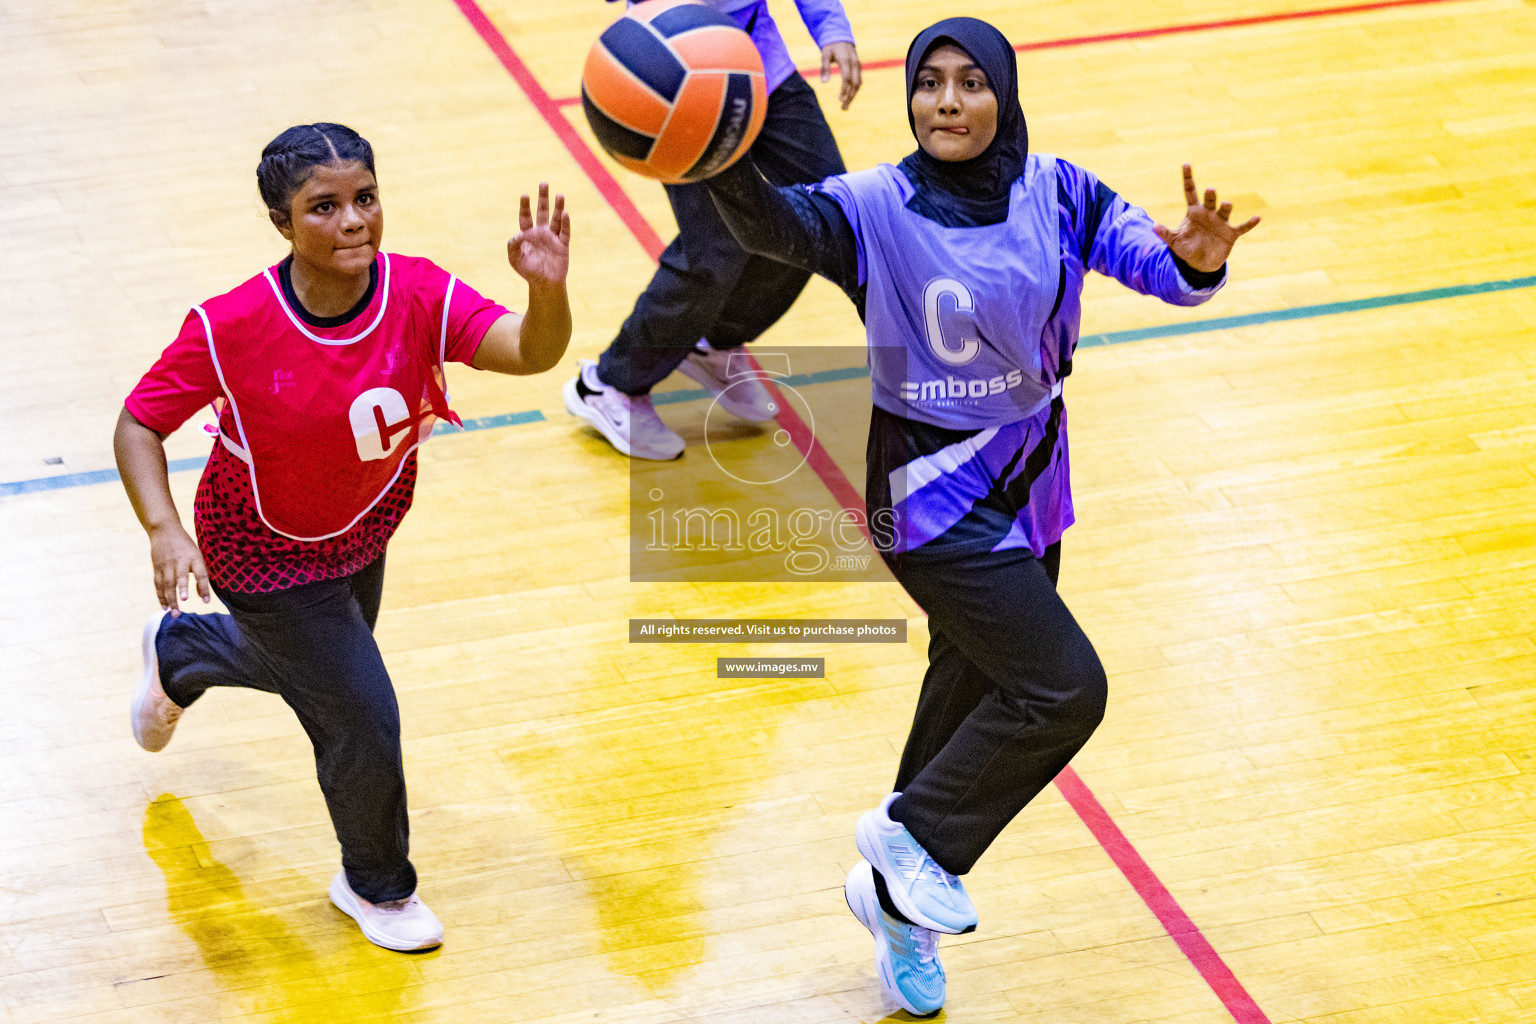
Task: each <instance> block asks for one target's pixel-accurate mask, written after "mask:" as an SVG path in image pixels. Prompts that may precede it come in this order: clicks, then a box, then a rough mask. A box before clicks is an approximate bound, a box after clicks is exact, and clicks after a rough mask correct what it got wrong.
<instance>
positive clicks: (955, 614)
mask: <svg viewBox="0 0 1536 1024" xmlns="http://www.w3.org/2000/svg"><path fill="white" fill-rule="evenodd" d="M1060 557H1061V551H1060V545H1059V544H1058V545H1055V546H1053V547H1052V548H1051V549H1050V550H1048V551H1047V552H1046V556H1045V558H1044V559H1040V560H1037V559H1035V558H1034V557H1033V556H1032V555H1031V554H1030V552H1029V550H1028V549H1015V550H1009V551H1000V552H987V551H983V552H979V553H976V554H969V555H957V554H953V553H949V554H945V553H935V552H929V551H926V550H925V549H924V548H918V549H917V550H915V551H911V552H907V553H905V554H904V555H900V556H897V557H896V558H895V559H894V560H892V563H891V569H892V571H893V572H894V573H895V574H896V578H897V579H898V580H900V581H901V585H902V586H903V587H905V588H906V590H907V593H909V594H911V595H912V597H913V599H914V600H916V601H917V603H918V604H920V605H922V607H923V610H924V611H926V612H927V613H928V635H929V641H928V674H927V675H926V676H924V677H923V688H922V693H921V695H920V696H919V697H918V701H917V714H916V716H915V717H914V719H913V722H912V732H911V735H909V736H908V737H907V745H906V749H905V750H904V751H903V752H902V755H901V768H900V770H899V772H898V773H897V776H896V786H895V789H896V791H898V792H900V793H901V796H900V797H899V798H897V800H896V801H895V802H894V803H892V805H891V808H890V815H891V818H892V819H893V820H895V821H899V822H901V823H902V824H903V825H905V826H906V827H907V830H908V831H910V832H911V833H912V837H913V838H914V839H916V840H917V841H918V842H919V843H921V844H922V845H923V848H924V849H926V850H927V851H928V853H929V855H931V856H932V857H933V859H934V860H935V861H936V862H937V863H938V864H939V866H940V867H942V868H944V870H946V871H948V872H950V873H951V874H956V875H963V874H965V873H966V872H967V871H969V870H971V867H972V866H973V865H974V864H975V863H976V860H977V858H978V857H980V856H981V855H982V853H983V852H985V851H986V849H987V847H988V846H990V845H991V843H992V840H994V839H996V838H997V835H998V833H999V832H1001V831H1002V830H1003V828H1004V827H1005V826H1006V825H1007V824H1008V823H1009V822H1010V821H1012V820H1013V818H1014V816H1015V815H1017V814H1018V813H1019V811H1021V810H1023V808H1024V805H1025V804H1027V803H1029V802H1030V801H1031V800H1033V799H1034V797H1035V794H1037V793H1039V792H1040V790H1042V789H1044V788H1045V787H1046V785H1048V784H1049V783H1050V781H1051V780H1052V779H1054V778H1055V777H1056V775H1057V773H1058V772H1060V771H1061V770H1062V769H1063V768H1065V767H1066V765H1067V762H1069V761H1070V760H1072V756H1073V755H1074V754H1076V753H1077V752H1078V750H1079V749H1081V747H1082V746H1083V744H1084V743H1086V742H1088V737H1089V736H1091V735H1093V731H1094V729H1096V728H1097V727H1098V724H1099V722H1100V720H1101V719H1102V718H1103V717H1104V703H1105V697H1106V691H1107V686H1106V681H1105V677H1104V667H1103V666H1102V665H1101V664H1100V663H1099V657H1098V655H1097V654H1096V653H1094V650H1093V645H1092V644H1090V643H1089V642H1088V638H1087V637H1086V636H1085V635H1084V634H1083V631H1082V629H1081V628H1080V627H1079V626H1078V624H1077V621H1076V620H1075V619H1073V618H1072V613H1071V612H1070V611H1068V610H1067V606H1066V605H1065V604H1063V603H1062V600H1061V598H1060V597H1058V596H1057V594H1056V575H1057V569H1058V567H1059V565H1060Z"/></svg>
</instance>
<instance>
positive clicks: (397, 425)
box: [347, 388, 418, 462]
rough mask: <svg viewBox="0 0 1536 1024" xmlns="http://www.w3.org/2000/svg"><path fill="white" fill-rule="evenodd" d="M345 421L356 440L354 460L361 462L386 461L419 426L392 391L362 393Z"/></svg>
mask: <svg viewBox="0 0 1536 1024" xmlns="http://www.w3.org/2000/svg"><path fill="white" fill-rule="evenodd" d="M347 418H348V419H349V420H350V421H351V423H352V436H353V437H354V438H355V439H356V440H357V457H358V458H359V459H362V460H363V461H364V462H373V461H375V460H378V459H387V458H389V457H390V455H391V454H393V453H394V450H395V449H396V448H398V447H400V443H401V442H402V441H404V440H405V439H406V438H407V437H409V436H410V435H411V428H412V427H414V426H415V425H416V424H417V422H418V420H417V419H416V418H413V417H412V416H411V410H410V409H409V408H408V407H407V406H406V404H405V398H404V397H403V396H402V395H401V394H400V392H398V391H396V390H395V389H394V388H369V389H368V390H367V391H364V392H363V393H362V394H360V395H358V396H357V397H356V398H355V399H353V400H352V408H351V409H350V410H348V412H347Z"/></svg>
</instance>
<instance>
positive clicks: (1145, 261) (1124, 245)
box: [1056, 160, 1227, 306]
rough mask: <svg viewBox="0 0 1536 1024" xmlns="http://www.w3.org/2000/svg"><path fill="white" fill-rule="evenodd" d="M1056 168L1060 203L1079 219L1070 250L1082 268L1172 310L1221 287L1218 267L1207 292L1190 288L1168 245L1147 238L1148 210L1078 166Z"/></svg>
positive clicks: (1064, 164) (1062, 162) (1223, 278)
mask: <svg viewBox="0 0 1536 1024" xmlns="http://www.w3.org/2000/svg"><path fill="white" fill-rule="evenodd" d="M1056 168H1057V174H1056V177H1057V182H1058V184H1059V186H1060V190H1061V193H1062V194H1061V196H1060V198H1061V199H1063V200H1064V201H1065V202H1064V205H1067V206H1070V207H1073V208H1075V210H1076V211H1078V214H1079V215H1078V216H1076V217H1074V218H1071V221H1072V222H1073V223H1072V224H1071V226H1070V231H1071V233H1072V234H1073V236H1074V237H1072V239H1071V242H1070V247H1071V248H1072V249H1074V250H1076V251H1077V252H1078V253H1079V254H1080V257H1081V259H1082V261H1083V264H1084V267H1085V269H1088V270H1096V271H1098V272H1099V273H1101V274H1104V275H1105V276H1107V277H1112V278H1114V279H1115V280H1116V281H1119V282H1120V283H1121V284H1123V285H1125V286H1126V287H1127V288H1130V289H1131V290H1132V291H1136V292H1140V293H1141V294H1143V295H1151V296H1154V297H1156V298H1159V299H1162V300H1163V301H1164V302H1167V303H1171V304H1172V305H1175V306H1198V305H1200V304H1201V303H1202V302H1205V301H1206V300H1207V299H1209V298H1210V297H1211V296H1212V295H1215V294H1216V293H1217V292H1218V291H1220V290H1221V287H1222V285H1224V284H1226V281H1227V276H1226V270H1225V268H1223V269H1222V274H1221V278H1220V280H1218V281H1216V282H1215V283H1214V284H1212V285H1211V286H1210V287H1208V288H1196V287H1194V286H1193V285H1191V284H1190V283H1189V282H1188V281H1186V280H1185V279H1184V277H1183V275H1182V274H1180V273H1179V268H1178V267H1177V266H1176V265H1175V264H1174V261H1173V253H1172V252H1170V251H1169V249H1168V246H1167V245H1165V244H1164V243H1163V240H1162V239H1161V238H1158V237H1157V236H1156V235H1155V234H1153V233H1152V218H1151V217H1149V216H1148V215H1147V211H1145V210H1143V209H1142V208H1141V207H1139V206H1133V205H1132V204H1130V203H1128V202H1126V201H1125V200H1124V199H1122V198H1121V197H1120V196H1119V195H1118V194H1117V193H1116V192H1115V191H1114V190H1113V189H1110V188H1109V187H1108V186H1106V185H1104V184H1103V183H1102V182H1100V181H1099V180H1098V179H1097V178H1096V177H1094V176H1093V175H1092V174H1091V173H1089V172H1088V171H1085V170H1083V169H1082V168H1081V167H1078V166H1076V165H1074V164H1070V163H1068V162H1066V161H1065V160H1058V161H1057V163H1056ZM1063 227H1064V229H1065V228H1067V225H1066V224H1064V225H1063ZM1063 242H1067V239H1066V238H1065V237H1064V238H1063Z"/></svg>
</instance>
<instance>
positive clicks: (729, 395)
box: [677, 338, 779, 423]
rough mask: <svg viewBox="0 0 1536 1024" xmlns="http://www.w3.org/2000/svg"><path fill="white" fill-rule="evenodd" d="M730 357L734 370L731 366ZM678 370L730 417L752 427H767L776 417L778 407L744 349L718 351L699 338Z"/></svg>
mask: <svg viewBox="0 0 1536 1024" xmlns="http://www.w3.org/2000/svg"><path fill="white" fill-rule="evenodd" d="M733 355H734V356H735V360H736V365H734V366H733V365H731V358H732V356H733ZM677 369H678V372H679V373H681V374H682V375H683V376H685V377H691V378H692V379H694V380H696V381H698V382H699V383H700V384H702V385H704V390H706V391H708V392H709V393H710V394H711V395H713V396H714V398H715V401H716V402H717V403H718V404H719V405H720V408H722V409H724V410H725V411H726V412H728V413H730V414H731V415H732V416H740V417H741V418H742V419H744V420H751V421H752V422H753V423H767V422H768V421H769V420H771V419H773V418H774V417H775V416H777V415H778V414H779V404H778V403H777V402H775V401H774V400H773V395H771V394H769V393H768V389H767V388H766V387H764V386H763V381H762V378H761V377H759V376H757V372H756V371H755V370H753V369H752V364H751V363H750V362H748V361H747V354H746V350H745V349H741V348H728V349H724V350H717V349H713V348H710V346H709V342H708V341H706V340H704V339H702V338H701V339H700V340H699V343H698V345H697V346H695V347H694V350H693V351H692V352H690V353H688V358H687V359H684V360H683V361H682V364H681V365H679V366H678V368H677ZM732 371H734V373H733V372H732Z"/></svg>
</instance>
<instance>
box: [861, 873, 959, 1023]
mask: <svg viewBox="0 0 1536 1024" xmlns="http://www.w3.org/2000/svg"><path fill="white" fill-rule="evenodd" d="M843 898H844V899H846V900H847V901H848V909H849V910H851V911H853V916H854V917H856V918H858V919H859V923H860V924H862V925H863V926H864V927H865V928H868V929H869V933H870V934H871V935H873V936H874V937H875V966H876V967H878V968H879V970H880V987H881V988H883V989H884V990H885V994H886V995H888V996H890V997H891V998H892V999H894V1000H895V1001H896V1002H898V1003H900V1004H901V1006H902V1008H903V1009H904V1010H906V1011H907V1012H908V1013H910V1014H914V1015H915V1016H918V1017H927V1016H929V1015H931V1014H935V1013H938V1012H939V1010H941V1009H943V1007H944V965H943V964H941V963H939V935H938V933H937V932H935V931H932V930H930V929H928V928H919V927H918V926H917V925H914V924H907V923H906V922H905V921H898V920H896V919H895V918H894V917H892V916H891V915H890V914H887V913H886V912H885V911H884V910H882V909H881V908H880V899H879V897H878V896H876V895H875V869H874V868H872V867H870V866H869V861H867V860H861V861H859V862H858V863H857V864H855V865H854V866H853V870H852V871H850V872H848V881H847V882H845V883H844V884H843Z"/></svg>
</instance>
